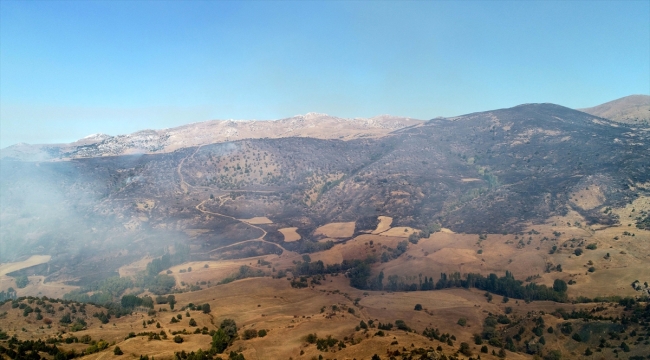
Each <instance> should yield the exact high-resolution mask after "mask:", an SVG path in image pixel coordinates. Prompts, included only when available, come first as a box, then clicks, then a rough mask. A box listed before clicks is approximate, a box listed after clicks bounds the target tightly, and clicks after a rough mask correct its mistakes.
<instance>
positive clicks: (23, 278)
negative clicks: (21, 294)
mask: <svg viewBox="0 0 650 360" xmlns="http://www.w3.org/2000/svg"><path fill="white" fill-rule="evenodd" d="M28 284H29V279H28V278H27V275H19V276H16V287H18V288H19V289H22V288H24V287H26V286H27V285H28Z"/></svg>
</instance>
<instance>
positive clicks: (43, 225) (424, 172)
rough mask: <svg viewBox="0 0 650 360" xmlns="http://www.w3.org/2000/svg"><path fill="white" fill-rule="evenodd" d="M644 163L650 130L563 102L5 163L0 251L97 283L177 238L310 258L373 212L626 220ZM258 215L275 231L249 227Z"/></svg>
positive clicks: (492, 219)
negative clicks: (41, 260) (379, 132)
mask: <svg viewBox="0 0 650 360" xmlns="http://www.w3.org/2000/svg"><path fill="white" fill-rule="evenodd" d="M649 163H650V140H649V134H648V132H647V131H636V130H633V129H630V128H628V127H624V126H620V125H619V124H617V123H616V122H613V121H610V120H606V119H603V118H598V117H595V116H592V115H589V114H586V113H584V112H580V111H576V110H572V109H569V108H566V107H562V106H558V105H553V104H526V105H521V106H517V107H513V108H510V109H500V110H494V111H487V112H481V113H475V114H468V115H464V116H459V117H456V118H453V119H435V120H431V121H428V122H426V123H424V124H421V125H418V126H414V127H409V128H402V129H398V130H396V131H393V132H392V133H390V134H387V135H386V136H383V137H378V138H375V137H368V138H359V139H352V140H349V141H342V140H334V139H314V138H307V137H283V138H277V139H272V138H268V139H265V138H263V139H259V138H258V139H250V140H240V141H233V142H224V143H215V144H207V145H203V146H195V147H187V148H181V149H178V150H175V151H171V152H166V153H160V154H133V155H127V156H103V157H93V158H81V159H74V160H70V161H57V162H23V161H9V160H7V159H4V160H2V163H1V164H0V165H2V166H0V170H1V171H0V199H2V202H1V203H0V205H1V207H0V216H1V219H2V225H3V226H2V227H1V228H0V239H2V240H1V242H0V249H1V250H2V251H0V256H2V257H3V258H4V259H17V258H20V257H21V256H25V255H28V254H42V253H43V252H50V253H51V255H52V256H53V259H52V261H51V262H50V263H49V264H48V266H47V267H45V268H44V269H41V271H43V275H47V276H49V277H50V279H59V280H62V279H63V280H65V279H78V280H80V281H83V282H88V281H92V280H93V279H99V278H102V277H105V276H107V275H110V274H114V273H115V271H116V269H117V267H119V266H122V265H124V264H127V263H129V262H133V261H135V259H139V258H141V257H142V256H143V255H144V254H152V253H153V254H155V253H156V251H162V250H161V249H164V248H165V247H166V246H173V245H174V243H175V242H180V243H184V244H190V245H191V247H192V252H193V254H194V255H193V256H196V257H197V258H198V259H203V258H206V259H208V258H214V257H219V256H241V254H240V255H237V254H238V253H237V251H239V250H237V249H240V248H239V247H237V246H239V245H237V246H234V247H231V246H233V245H236V244H240V243H241V244H244V242H246V241H252V242H255V243H256V244H258V245H259V247H257V248H255V249H256V250H251V249H250V248H241V251H253V253H256V252H259V251H262V252H266V253H268V252H276V251H278V250H290V251H298V252H311V251H314V250H315V249H318V248H319V246H324V245H318V244H320V243H319V242H318V241H321V240H323V237H322V236H319V235H318V234H317V233H316V232H315V231H314V230H315V229H316V228H317V227H319V226H321V225H324V224H327V223H331V222H354V223H355V224H356V226H355V232H356V233H359V232H361V231H370V230H374V228H375V226H376V219H377V216H378V215H384V216H390V217H392V218H393V226H409V227H413V228H420V229H422V228H424V227H425V226H426V225H428V224H431V223H435V222H438V223H440V224H441V225H442V226H443V227H446V228H450V229H452V230H453V231H456V232H464V233H474V234H476V233H483V232H489V233H502V232H509V233H511V232H513V231H521V230H522V229H523V228H524V227H525V226H526V224H530V223H533V224H537V223H543V222H545V221H547V219H549V218H550V217H553V216H561V215H564V214H567V213H568V212H570V211H573V212H577V213H579V214H580V215H581V216H582V217H583V218H584V219H585V221H587V222H588V223H599V224H616V223H617V222H618V219H617V218H616V217H615V216H613V215H612V214H611V213H604V212H603V211H602V209H603V208H605V207H608V206H621V205H624V204H626V203H629V202H630V201H632V200H634V199H635V198H636V197H637V196H639V194H640V193H642V192H644V191H647V190H645V189H648V188H650V187H649V186H647V185H648V183H650V173H649V172H648V171H647V164H649ZM254 217H267V218H268V219H270V221H271V222H272V223H266V224H260V225H254V224H251V223H249V222H247V221H243V220H239V219H251V218H254ZM265 222H267V221H265ZM291 227H296V228H297V232H298V234H299V235H300V236H301V238H302V239H301V240H300V241H296V242H291V243H290V242H284V240H283V239H284V238H283V236H282V235H281V234H280V232H279V231H278V230H279V229H282V228H291ZM263 240H264V241H265V242H264V241H263ZM52 244H55V245H54V246H53V245H52ZM244 245H245V244H244ZM256 246H257V245H256ZM225 247H228V250H227V251H226V250H223V249H226V248H225ZM248 254H251V252H248ZM106 259H111V261H106Z"/></svg>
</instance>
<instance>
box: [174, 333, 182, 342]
mask: <svg viewBox="0 0 650 360" xmlns="http://www.w3.org/2000/svg"><path fill="white" fill-rule="evenodd" d="M174 342H175V343H177V344H180V343H182V342H183V337H182V336H180V335H176V336H174Z"/></svg>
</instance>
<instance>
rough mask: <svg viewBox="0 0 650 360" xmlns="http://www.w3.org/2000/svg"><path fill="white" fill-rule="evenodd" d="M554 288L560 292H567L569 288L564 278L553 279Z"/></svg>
mask: <svg viewBox="0 0 650 360" xmlns="http://www.w3.org/2000/svg"><path fill="white" fill-rule="evenodd" d="M553 290H555V291H557V292H559V293H565V292H566V290H567V285H566V282H565V281H564V280H562V279H555V281H553Z"/></svg>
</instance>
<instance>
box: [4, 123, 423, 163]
mask: <svg viewBox="0 0 650 360" xmlns="http://www.w3.org/2000/svg"><path fill="white" fill-rule="evenodd" d="M421 123H422V121H420V120H415V119H411V118H405V117H396V116H390V115H382V116H376V117H373V118H355V119H344V118H339V117H335V116H329V115H327V114H319V113H308V114H306V115H297V116H294V117H291V118H287V119H280V120H274V121H258V120H250V121H247V120H237V121H235V120H213V121H205V122H199V123H193V124H189V125H184V126H179V127H176V128H171V129H164V130H142V131H138V132H136V133H133V134H129V135H118V136H109V135H105V134H93V135H90V136H87V137H85V138H83V139H81V140H78V141H76V142H73V143H70V144H55V145H29V144H17V145H14V146H10V147H7V148H5V149H2V152H1V153H0V158H11V159H15V160H25V161H43V160H49V159H71V158H84V157H96V156H107V155H128V154H143V153H144V154H152V153H166V152H171V151H174V150H177V149H181V148H186V147H192V146H200V145H206V144H214V143H223V142H228V141H236V140H242V139H259V138H270V139H274V138H284V137H310V138H315V139H341V140H350V139H355V138H376V137H381V136H385V135H387V134H388V133H389V132H391V131H393V130H397V129H401V128H404V127H407V126H413V125H417V124H421Z"/></svg>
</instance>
